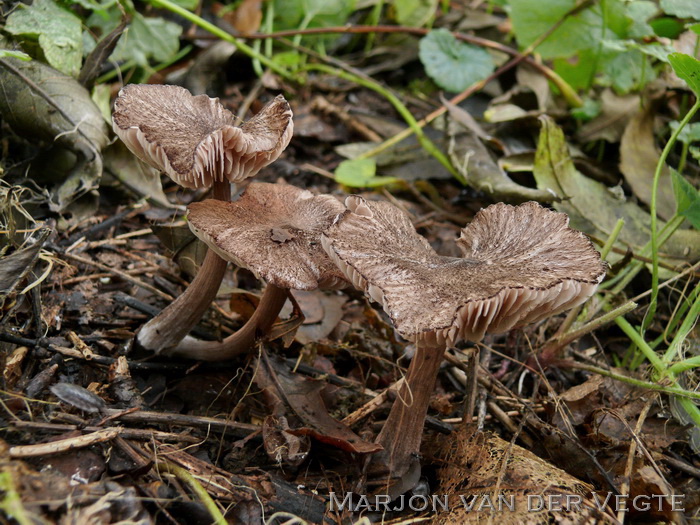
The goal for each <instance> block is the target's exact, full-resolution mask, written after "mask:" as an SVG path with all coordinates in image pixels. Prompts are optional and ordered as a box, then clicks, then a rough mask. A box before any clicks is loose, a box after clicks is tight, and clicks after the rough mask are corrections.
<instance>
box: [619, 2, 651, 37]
mask: <svg viewBox="0 0 700 525" xmlns="http://www.w3.org/2000/svg"><path fill="white" fill-rule="evenodd" d="M658 10H659V9H658V7H657V6H656V4H655V3H654V2H649V1H648V0H637V1H636V2H630V3H629V4H628V5H627V16H628V17H629V18H630V20H631V21H632V24H631V25H630V27H629V31H628V32H627V36H628V37H630V38H642V37H645V36H652V35H653V34H654V29H653V28H652V27H651V25H650V24H649V22H648V21H649V19H650V18H651V17H653V16H655V15H656V14H657V12H658Z"/></svg>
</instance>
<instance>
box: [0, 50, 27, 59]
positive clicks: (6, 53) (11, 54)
mask: <svg viewBox="0 0 700 525" xmlns="http://www.w3.org/2000/svg"><path fill="white" fill-rule="evenodd" d="M0 58H19V59H20V60H24V61H25V62H26V61H29V60H31V59H32V57H30V56H29V55H28V54H27V53H22V52H21V51H13V50H12V49H0Z"/></svg>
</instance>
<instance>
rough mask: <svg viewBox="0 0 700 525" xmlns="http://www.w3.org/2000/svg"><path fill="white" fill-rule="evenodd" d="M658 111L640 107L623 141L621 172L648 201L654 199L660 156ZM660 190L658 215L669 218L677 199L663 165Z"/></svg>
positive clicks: (640, 196)
mask: <svg viewBox="0 0 700 525" xmlns="http://www.w3.org/2000/svg"><path fill="white" fill-rule="evenodd" d="M655 114H656V112H655V111H654V106H653V104H650V103H648V104H646V107H642V108H639V107H638V109H637V113H636V114H635V115H634V117H632V120H630V121H629V123H628V124H627V126H626V127H625V132H624V133H623V135H622V140H621V141H620V171H621V172H622V174H623V175H624V176H625V180H626V181H627V184H629V185H630V187H631V188H632V191H633V192H634V194H635V195H636V196H637V197H638V198H639V200H641V201H642V202H644V203H645V204H649V203H650V202H651V192H652V182H653V180H654V171H655V170H656V164H657V163H658V161H659V157H660V156H661V152H660V151H659V148H657V147H656V138H655V137H654V115H655ZM657 191H658V193H657V199H658V200H657V206H658V208H657V210H658V213H659V216H660V217H662V218H664V219H670V218H671V217H672V216H673V213H674V212H675V210H676V199H675V197H674V196H673V185H672V183H671V174H670V173H669V171H668V167H667V166H664V167H663V170H662V172H661V178H660V179H659V188H658V190H657Z"/></svg>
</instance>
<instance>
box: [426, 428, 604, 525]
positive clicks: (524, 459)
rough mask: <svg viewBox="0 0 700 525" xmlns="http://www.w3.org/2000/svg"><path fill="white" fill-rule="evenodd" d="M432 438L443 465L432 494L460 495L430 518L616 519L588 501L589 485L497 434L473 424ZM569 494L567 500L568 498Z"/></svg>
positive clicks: (514, 520) (471, 520)
mask: <svg viewBox="0 0 700 525" xmlns="http://www.w3.org/2000/svg"><path fill="white" fill-rule="evenodd" d="M436 441H437V447H436V449H433V453H434V454H435V455H436V456H437V457H438V459H439V461H440V464H441V465H443V466H442V467H441V468H440V469H439V470H438V472H437V479H438V483H439V485H438V488H437V489H436V490H435V493H436V494H449V495H450V496H451V497H456V498H459V500H458V501H460V502H461V504H457V505H450V508H449V509H448V510H447V511H446V512H440V513H439V514H438V515H437V516H436V518H435V520H434V521H433V523H436V524H450V525H452V524H455V525H457V524H460V525H462V524H473V523H486V522H487V521H490V520H489V518H494V517H495V516H498V523H501V524H503V525H506V524H517V523H529V524H533V525H534V524H546V523H554V522H567V523H589V521H586V520H597V521H591V522H590V523H601V524H602V523H616V522H615V520H614V519H612V518H611V517H610V516H608V515H606V514H604V513H603V512H601V511H598V510H597V508H596V507H595V505H594V504H593V502H592V501H590V500H588V497H587V496H588V495H589V494H590V492H591V489H592V487H591V486H590V485H588V484H586V483H584V482H583V481H580V480H578V479H576V478H575V477H573V476H571V475H569V474H567V473H566V472H564V471H563V470H560V469H558V468H557V467H555V466H554V465H552V464H550V463H548V462H546V461H545V460H543V459H542V458H540V457H538V456H536V455H535V454H533V453H532V452H530V451H529V450H525V449H524V448H522V447H519V446H518V445H514V444H512V443H510V442H508V441H505V440H503V439H501V438H499V437H498V436H496V435H493V434H489V433H486V432H479V431H477V430H476V428H475V427H474V426H462V427H461V428H460V429H459V430H458V431H457V432H453V433H452V434H451V435H449V436H439V437H438V438H437V440H436ZM567 496H569V498H571V499H566V497H567ZM499 498H503V499H499ZM532 498H541V500H540V499H538V500H536V501H535V500H533V499H532ZM551 498H554V499H551ZM574 500H576V501H579V505H577V506H573V505H572V506H571V507H569V508H567V507H566V506H564V505H560V506H559V508H558V509H556V508H554V506H553V505H548V504H547V502H548V501H554V502H556V501H559V502H560V503H562V504H563V503H564V501H574ZM502 501H503V502H504V503H501V505H503V507H502V508H503V510H507V512H503V511H501V512H499V511H498V510H497V509H498V508H499V507H498V505H499V502H502ZM540 502H542V503H543V504H542V505H541V506H540V505H539V503H540ZM506 503H509V504H512V509H511V508H510V507H509V508H506V507H505V504H506ZM470 505H471V507H469V506H470ZM489 505H491V506H489ZM569 520H570V521H569Z"/></svg>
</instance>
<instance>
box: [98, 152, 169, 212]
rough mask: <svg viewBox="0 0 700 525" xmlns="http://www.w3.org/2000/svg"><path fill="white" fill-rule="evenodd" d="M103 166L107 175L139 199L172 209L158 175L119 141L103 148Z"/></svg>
mask: <svg viewBox="0 0 700 525" xmlns="http://www.w3.org/2000/svg"><path fill="white" fill-rule="evenodd" d="M104 164H105V171H106V172H107V173H110V174H112V175H113V176H114V177H115V178H116V179H117V180H119V182H121V183H122V184H123V185H124V186H126V187H127V188H128V189H129V190H131V191H133V192H134V193H136V194H137V195H138V196H139V197H145V198H147V199H148V200H149V201H150V202H151V203H153V204H155V205H157V206H161V207H164V208H172V207H174V205H173V204H171V203H170V201H168V198H167V197H166V196H165V193H163V185H162V184H161V182H160V174H159V173H158V172H157V171H156V170H155V169H154V168H151V167H150V166H149V165H147V164H146V163H145V162H143V161H142V160H141V159H139V158H138V157H137V156H136V155H134V154H132V153H131V152H130V151H129V150H128V149H127V148H126V146H125V145H124V143H123V142H122V141H121V140H117V141H115V142H114V143H112V144H110V145H109V146H108V147H107V148H105V150H104Z"/></svg>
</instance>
